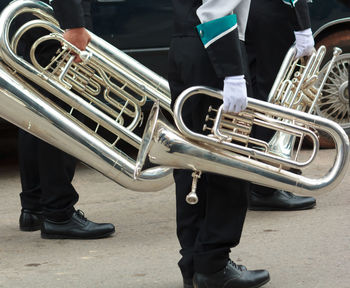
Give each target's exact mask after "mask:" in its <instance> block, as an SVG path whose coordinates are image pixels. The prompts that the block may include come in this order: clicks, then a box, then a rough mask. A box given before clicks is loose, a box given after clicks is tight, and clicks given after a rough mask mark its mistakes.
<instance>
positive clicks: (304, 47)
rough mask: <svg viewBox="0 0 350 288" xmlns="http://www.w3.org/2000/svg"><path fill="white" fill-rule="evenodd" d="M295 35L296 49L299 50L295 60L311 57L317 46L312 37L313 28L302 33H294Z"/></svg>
mask: <svg viewBox="0 0 350 288" xmlns="http://www.w3.org/2000/svg"><path fill="white" fill-rule="evenodd" d="M294 35H295V47H296V48H297V54H296V55H295V59H297V58H300V57H303V56H310V55H311V54H312V51H313V50H314V46H315V40H314V37H313V36H312V31H311V28H309V29H306V30H302V31H294Z"/></svg>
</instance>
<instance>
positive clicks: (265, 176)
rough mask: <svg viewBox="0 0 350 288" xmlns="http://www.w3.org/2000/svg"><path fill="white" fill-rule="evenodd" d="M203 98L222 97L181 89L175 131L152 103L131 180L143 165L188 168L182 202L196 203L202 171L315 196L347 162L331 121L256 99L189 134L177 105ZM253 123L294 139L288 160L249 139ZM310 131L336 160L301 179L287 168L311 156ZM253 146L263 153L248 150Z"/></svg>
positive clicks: (335, 180)
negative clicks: (305, 146)
mask: <svg viewBox="0 0 350 288" xmlns="http://www.w3.org/2000/svg"><path fill="white" fill-rule="evenodd" d="M198 94H206V95H209V96H211V97H215V98H218V99H222V92H221V91H219V90H214V89H210V88H207V87H192V88H189V89H187V90H185V91H184V92H183V93H182V94H181V95H180V96H179V98H178V99H177V101H176V103H175V106H174V119H175V123H176V126H177V129H176V128H174V127H172V126H171V125H170V124H169V123H168V122H167V120H166V119H165V117H164V116H162V114H161V112H160V111H159V107H158V106H157V105H155V106H154V107H153V110H152V113H151V115H150V118H149V120H148V124H147V125H146V128H145V132H144V137H143V143H142V145H141V148H140V150H139V155H138V160H137V165H136V168H137V169H136V171H135V178H137V176H138V175H140V173H141V171H142V167H143V165H144V163H145V162H146V161H148V162H150V163H152V164H157V165H164V166H171V167H175V168H186V169H190V170H193V174H192V176H193V184H192V189H191V191H189V194H188V195H187V198H186V200H187V202H188V203H190V204H195V203H197V201H198V198H197V195H196V193H195V190H196V185H197V180H198V178H200V175H201V173H202V171H204V172H212V173H218V174H222V175H227V176H232V177H236V178H240V179H249V180H250V181H252V182H255V183H258V184H261V185H264V186H268V187H274V188H277V189H286V190H288V191H291V192H296V193H300V192H306V191H314V192H320V191H324V190H329V189H332V188H334V187H335V186H336V185H337V184H339V183H340V181H341V180H342V178H343V177H344V174H345V172H346V169H347V166H348V163H349V139H348V137H347V135H346V134H345V132H344V130H343V129H342V128H341V127H340V126H339V125H338V124H337V123H335V122H333V121H329V120H327V119H323V118H321V117H319V116H314V115H311V114H307V113H304V112H300V111H296V110H292V109H289V108H285V107H282V106H278V105H273V104H270V103H267V102H263V101H259V100H256V99H249V102H248V107H247V109H246V110H244V111H243V112H241V113H239V114H238V115H233V114H229V113H223V111H222V106H221V107H220V108H219V109H217V110H216V109H214V108H209V113H211V112H215V115H216V116H214V118H211V116H210V115H209V114H208V116H207V118H209V119H210V121H211V122H212V126H211V127H210V128H209V127H208V125H205V126H204V129H205V130H210V134H209V135H204V134H202V133H196V132H193V131H191V130H190V129H189V128H188V127H187V126H186V125H185V123H184V121H183V119H182V116H181V114H182V107H183V105H185V102H186V100H188V99H189V98H190V97H192V96H195V95H198ZM254 125H258V126H262V127H266V128H269V129H273V130H275V131H282V132H283V133H286V134H287V135H291V136H293V137H296V138H297V139H298V140H299V146H298V149H297V152H296V155H295V156H294V158H293V159H286V158H285V157H282V156H278V155H275V154H274V153H273V151H271V150H269V149H270V147H269V143H267V142H263V141H261V140H259V139H255V138H252V137H251V136H250V135H251V131H252V128H253V126H254ZM314 131H324V132H325V133H327V134H329V135H330V136H331V137H332V138H333V140H334V142H335V143H336V157H335V160H334V163H332V166H331V168H330V170H329V171H328V172H327V173H325V175H322V176H321V177H317V178H310V177H305V176H303V175H298V174H296V173H293V172H291V171H290V169H289V168H305V167H307V166H309V165H310V164H311V163H312V162H313V161H314V160H315V159H316V156H317V152H318V148H319V142H318V137H317V135H316V134H315V132H314ZM305 137H309V138H310V139H311V141H312V142H313V150H312V152H311V154H310V156H309V157H308V158H307V159H302V158H300V159H299V156H300V155H299V154H300V153H299V152H300V149H301V145H302V142H303V139H304V138H305ZM256 145H259V146H260V147H264V149H263V150H261V149H258V150H257V149H255V148H253V147H252V146H256Z"/></svg>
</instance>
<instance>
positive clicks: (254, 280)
mask: <svg viewBox="0 0 350 288" xmlns="http://www.w3.org/2000/svg"><path fill="white" fill-rule="evenodd" d="M244 268H245V267H244V266H243V267H242V266H239V265H236V264H235V263H234V262H232V261H231V260H229V261H228V263H227V265H226V267H225V268H224V269H222V270H221V271H219V272H216V273H214V274H209V275H207V274H200V273H195V274H194V276H193V285H194V288H258V287H260V286H262V285H264V284H266V283H267V282H269V280H270V275H269V272H267V271H266V270H247V269H244Z"/></svg>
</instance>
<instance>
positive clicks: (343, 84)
mask: <svg viewBox="0 0 350 288" xmlns="http://www.w3.org/2000/svg"><path fill="white" fill-rule="evenodd" d="M321 45H324V46H325V47H326V48H327V53H326V55H325V58H324V60H323V63H322V64H321V67H322V68H321V73H322V71H324V70H325V69H326V68H327V67H326V66H327V63H328V62H329V61H330V59H331V58H332V56H333V47H339V48H340V49H342V51H343V52H342V54H341V55H340V56H338V57H337V58H336V61H335V64H334V65H333V68H332V71H331V73H330V75H329V76H328V79H327V81H326V84H325V86H324V88H323V90H322V95H321V96H320V101H319V104H318V105H317V106H316V114H317V115H319V116H322V117H325V118H327V119H330V120H333V121H335V122H337V123H338V124H340V125H341V126H342V128H343V129H344V130H345V132H346V134H347V135H350V106H349V90H348V80H349V66H350V30H342V31H337V32H335V33H332V34H330V35H328V36H326V37H324V38H322V39H321V40H320V41H318V42H317V44H316V48H318V47H319V46H321ZM320 147H321V148H324V149H330V148H334V142H333V139H332V138H331V137H330V136H329V135H326V134H325V133H322V132H321V133H320Z"/></svg>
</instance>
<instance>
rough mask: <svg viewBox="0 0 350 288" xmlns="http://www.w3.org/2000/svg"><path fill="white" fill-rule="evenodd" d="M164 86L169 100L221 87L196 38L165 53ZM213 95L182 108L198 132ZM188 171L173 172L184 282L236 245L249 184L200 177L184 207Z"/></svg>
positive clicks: (214, 266) (217, 265) (216, 266)
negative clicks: (194, 195) (202, 87)
mask: <svg viewBox="0 0 350 288" xmlns="http://www.w3.org/2000/svg"><path fill="white" fill-rule="evenodd" d="M168 78H169V84H170V89H171V95H172V101H173V103H174V101H175V100H176V98H177V97H178V95H179V94H180V93H181V92H182V91H183V90H185V89H186V88H189V87H191V86H194V85H205V86H210V87H214V88H218V89H222V88H223V79H218V78H217V76H216V74H215V72H214V70H213V67H212V65H211V63H210V61H209V58H208V55H207V53H206V51H205V50H204V47H203V44H202V43H201V41H200V40H199V38H198V37H196V36H193V37H175V38H173V39H172V42H171V47H170V53H169V75H168ZM221 103H222V101H217V99H215V100H214V98H212V97H208V96H205V95H197V96H196V97H192V98H190V99H189V100H188V101H187V102H186V103H185V105H184V109H183V115H182V116H183V119H184V121H185V123H186V125H187V126H188V127H189V128H191V129H192V130H193V131H196V132H200V131H202V127H203V124H204V118H205V115H206V113H207V109H208V107H209V105H211V104H214V106H217V104H221ZM191 173H192V171H189V170H174V180H175V184H176V221H177V236H178V239H179V242H180V245H181V251H180V253H181V255H182V258H181V260H180V261H179V263H178V264H179V267H180V270H181V272H182V275H183V277H184V278H192V276H193V273H194V272H199V273H205V274H209V273H214V272H216V271H219V270H221V269H222V268H223V267H225V265H226V264H227V261H228V258H229V252H230V248H231V247H234V246H236V245H238V243H239V241H240V237H241V232H242V229H243V223H244V219H245V215H246V210H247V191H248V188H249V187H248V186H249V184H248V183H247V182H246V181H241V180H238V179H234V178H231V177H226V176H222V175H218V174H213V173H205V174H202V176H201V178H200V179H199V182H198V186H197V195H198V197H199V202H198V204H196V205H189V204H188V203H186V201H185V198H186V195H187V194H188V193H189V192H190V190H191V184H192V177H191Z"/></svg>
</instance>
